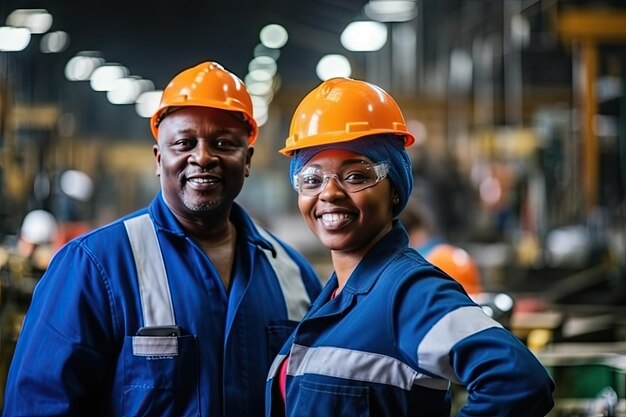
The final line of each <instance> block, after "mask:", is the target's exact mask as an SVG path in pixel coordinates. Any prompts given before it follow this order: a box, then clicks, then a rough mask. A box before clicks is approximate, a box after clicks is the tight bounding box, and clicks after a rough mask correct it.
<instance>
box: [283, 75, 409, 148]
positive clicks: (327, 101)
mask: <svg viewBox="0 0 626 417" xmlns="http://www.w3.org/2000/svg"><path fill="white" fill-rule="evenodd" d="M381 133H392V134H397V135H399V136H402V137H403V138H404V146H405V147H408V146H410V145H412V144H413V142H415V138H414V137H413V135H412V134H411V133H410V132H409V131H408V129H407V126H406V122H405V121H404V116H402V112H401V111H400V108H399V107H398V104H397V103H396V102H395V100H394V99H393V98H392V97H391V96H390V95H389V94H387V93H386V92H385V91H384V90H383V89H382V88H380V87H378V86H375V85H373V84H370V83H368V82H365V81H359V80H354V79H351V78H331V79H329V80H326V81H324V82H323V83H321V84H320V85H319V86H318V87H317V88H315V89H314V90H312V91H311V92H310V93H309V94H308V95H307V96H306V97H305V98H304V99H303V100H302V101H301V102H300V104H299V105H298V107H297V108H296V111H295V113H294V115H293V118H292V119H291V126H290V128H289V137H288V138H287V140H286V141H285V147H284V148H282V149H281V150H280V153H282V154H283V155H286V156H292V155H293V152H294V151H296V150H298V149H302V148H309V147H311V146H319V145H326V144H329V143H337V142H347V141H350V140H354V139H357V138H360V137H363V136H370V135H375V134H381Z"/></svg>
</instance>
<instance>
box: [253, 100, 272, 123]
mask: <svg viewBox="0 0 626 417" xmlns="http://www.w3.org/2000/svg"><path fill="white" fill-rule="evenodd" d="M268 112H269V106H268V105H266V104H265V105H260V106H253V113H254V119H255V120H256V119H259V118H263V117H264V116H266V115H267V113H268Z"/></svg>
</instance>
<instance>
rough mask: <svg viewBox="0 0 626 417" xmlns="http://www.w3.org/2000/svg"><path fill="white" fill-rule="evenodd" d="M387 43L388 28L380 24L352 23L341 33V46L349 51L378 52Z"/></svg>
mask: <svg viewBox="0 0 626 417" xmlns="http://www.w3.org/2000/svg"><path fill="white" fill-rule="evenodd" d="M386 42H387V27H386V26H385V25H384V24H382V23H380V22H364V21H361V22H352V23H350V24H349V25H348V26H347V27H346V28H345V29H344V30H343V32H342V33H341V44H342V45H343V46H344V48H346V49H347V50H349V51H358V52H367V51H369V52H373V51H378V50H379V49H380V48H382V47H383V46H384V45H385V43H386Z"/></svg>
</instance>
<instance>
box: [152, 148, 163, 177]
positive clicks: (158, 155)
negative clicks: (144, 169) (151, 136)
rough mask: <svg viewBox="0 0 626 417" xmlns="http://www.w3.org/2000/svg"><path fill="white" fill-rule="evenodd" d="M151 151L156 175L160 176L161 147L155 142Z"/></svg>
mask: <svg viewBox="0 0 626 417" xmlns="http://www.w3.org/2000/svg"><path fill="white" fill-rule="evenodd" d="M152 152H153V153H154V161H155V162H156V176H157V177H160V176H161V148H159V145H158V144H156V145H154V146H153V147H152Z"/></svg>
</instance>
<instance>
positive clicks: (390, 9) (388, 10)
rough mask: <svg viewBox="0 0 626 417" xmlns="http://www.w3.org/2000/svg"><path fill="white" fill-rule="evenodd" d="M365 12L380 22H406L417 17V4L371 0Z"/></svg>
mask: <svg viewBox="0 0 626 417" xmlns="http://www.w3.org/2000/svg"><path fill="white" fill-rule="evenodd" d="M364 11H365V14H366V15H367V17H369V18H370V19H373V20H377V21H379V22H406V21H409V20H411V19H414V18H415V16H417V4H416V3H415V1H412V0H370V1H369V2H368V3H367V4H366V5H365V7H364Z"/></svg>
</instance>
